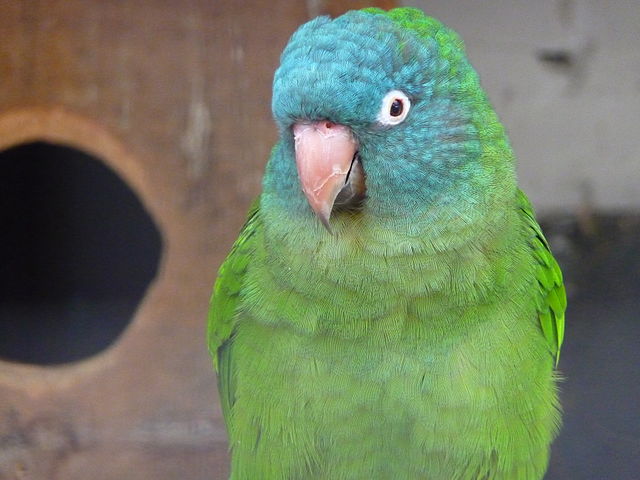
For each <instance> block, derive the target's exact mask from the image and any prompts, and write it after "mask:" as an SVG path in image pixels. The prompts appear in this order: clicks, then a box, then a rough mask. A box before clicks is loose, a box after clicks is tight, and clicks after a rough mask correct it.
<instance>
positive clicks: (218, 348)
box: [207, 197, 260, 418]
mask: <svg viewBox="0 0 640 480" xmlns="http://www.w3.org/2000/svg"><path fill="white" fill-rule="evenodd" d="M259 206H260V198H259V197H258V198H257V199H256V200H255V201H254V202H253V204H252V205H251V208H250V209H249V214H248V217H247V221H246V222H245V224H244V226H243V227H242V230H241V231H240V235H239V236H238V239H237V240H236V241H235V243H234V244H233V247H232V248H231V252H230V253H229V255H228V256H227V258H226V259H225V261H224V263H223V264H222V266H221V267H220V270H219V271H218V278H217V279H216V284H215V287H214V288H213V295H212V297H211V305H210V308H209V318H208V328H207V340H208V344H209V351H210V352H211V355H212V357H213V364H214V367H215V368H216V370H217V372H218V390H219V392H220V399H221V403H222V412H223V414H224V416H225V418H227V413H228V412H229V408H230V407H231V404H232V403H233V395H234V394H233V391H234V388H233V376H232V373H231V361H230V359H229V358H228V357H229V352H230V349H229V348H228V347H229V340H230V338H231V336H232V335H233V328H234V323H235V322H234V320H235V317H236V313H237V307H238V302H239V300H240V291H241V290H242V287H243V285H244V277H245V272H246V271H247V267H248V265H249V262H250V261H251V257H252V253H253V250H254V243H255V242H254V238H255V233H256V230H257V228H258V224H259V218H260V216H259V215H258V212H259Z"/></svg>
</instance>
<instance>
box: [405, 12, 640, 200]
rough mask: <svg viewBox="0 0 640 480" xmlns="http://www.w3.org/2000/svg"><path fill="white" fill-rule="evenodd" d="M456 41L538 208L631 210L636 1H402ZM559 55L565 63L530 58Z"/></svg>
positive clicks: (638, 173) (636, 128)
mask: <svg viewBox="0 0 640 480" xmlns="http://www.w3.org/2000/svg"><path fill="white" fill-rule="evenodd" d="M402 3H404V4H405V5H411V6H417V7H419V8H421V9H423V10H424V11H425V12H426V13H427V14H429V15H431V16H434V17H436V18H438V19H440V20H442V21H443V22H445V23H446V24H448V25H449V26H450V27H452V28H453V29H454V30H456V31H457V32H458V33H460V35H461V36H462V37H463V39H464V40H465V43H466V45H467V51H468V54H469V57H470V59H471V62H472V63H473V65H474V66H475V68H476V69H477V70H478V72H479V73H480V76H481V79H482V83H483V85H484V87H485V88H486V89H487V91H488V93H489V97H490V98H491V100H492V102H493V104H494V106H495V108H496V110H497V111H498V113H499V115H500V117H501V119H502V120H503V123H504V124H505V126H506V127H507V131H508V132H509V136H510V139H511V142H512V145H513V148H514V150H515V153H516V156H517V158H518V160H519V166H518V171H519V177H520V184H521V186H522V187H523V188H524V189H525V190H526V191H527V193H528V194H529V195H530V197H531V198H532V200H533V201H534V203H535V205H536V206H537V208H538V210H539V211H545V212H549V211H564V212H573V211H575V210H576V209H577V208H578V207H579V206H581V204H584V202H589V203H591V206H593V207H595V208H597V209H599V210H605V211H609V212H615V211H619V210H632V209H638V208H640V185H639V184H640V125H639V120H640V26H639V25H640V2H637V1H633V0H627V1H625V0H612V1H607V2H601V1H600V2H598V1H595V0H591V1H588V0H584V1H570V0H558V1H552V0H538V1H535V2H532V1H526V0H517V1H500V0H489V1H477V0H475V1H474V0H456V1H445V0H437V1H429V0H413V1H404V2H402ZM542 51H558V52H566V53H568V54H569V56H570V58H571V64H570V65H568V66H566V65H564V66H563V65H557V64H554V63H553V62H548V61H546V62H545V61H543V60H541V59H540V58H539V56H540V52H542Z"/></svg>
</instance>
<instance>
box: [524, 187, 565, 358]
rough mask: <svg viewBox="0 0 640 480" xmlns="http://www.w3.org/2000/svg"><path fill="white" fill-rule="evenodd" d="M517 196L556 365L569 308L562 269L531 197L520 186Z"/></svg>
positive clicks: (542, 318)
mask: <svg viewBox="0 0 640 480" xmlns="http://www.w3.org/2000/svg"><path fill="white" fill-rule="evenodd" d="M516 195H517V204H518V209H519V213H520V216H521V219H522V220H523V222H524V224H525V229H526V236H527V240H528V243H529V246H530V248H531V249H532V251H533V256H534V260H535V275H536V280H537V284H538V287H539V293H538V295H537V303H536V306H537V310H538V319H539V321H540V327H541V329H542V333H543V334H544V337H545V339H546V340H547V343H548V344H549V348H550V349H551V352H552V353H553V354H554V356H555V359H556V364H557V362H558V359H559V358H560V348H561V347H562V341H563V339H564V316H565V309H566V307H567V297H566V293H565V289H564V283H563V281H562V272H561V271H560V266H559V265H558V262H556V260H555V258H554V257H553V254H552V253H551V249H550V248H549V243H548V242H547V239H546V238H545V237H544V235H543V233H542V229H541V228H540V225H538V222H537V221H536V218H535V213H534V210H533V207H532V206H531V203H530V202H529V199H528V198H527V197H526V195H525V194H524V193H523V192H522V191H521V190H520V189H518V191H517V194H516Z"/></svg>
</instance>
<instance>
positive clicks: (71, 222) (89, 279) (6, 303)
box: [0, 142, 162, 365]
mask: <svg viewBox="0 0 640 480" xmlns="http://www.w3.org/2000/svg"><path fill="white" fill-rule="evenodd" d="M161 243H162V242H161V237H160V234H159V232H158V229H157V228H156V226H155V224H154V222H153V220H152V219H151V217H150V216H149V214H148V213H147V211H146V210H145V208H144V207H143V205H142V203H141V202H140V200H139V198H138V197H137V195H136V194H135V193H134V191H133V190H132V189H131V188H130V187H129V186H128V185H127V183H126V182H125V181H124V180H123V179H122V178H121V177H119V176H118V175H117V174H116V173H115V172H114V171H113V170H111V169H110V168H109V167H107V166H106V165H105V164H104V163H103V162H102V161H101V160H99V159H97V158H95V157H93V156H91V155H89V154H87V153H86V152H83V151H80V150H77V149H74V148H70V147H67V146H61V145H55V144H49V143H43V142H35V143H29V144H24V145H19V146H15V147H12V148H10V149H7V150H4V151H2V152H0V358H2V359H4V360H9V361H16V362H24V363H30V364H38V365H52V364H60V363H67V362H73V361H78V360H81V359H84V358H87V357H89V356H91V355H94V354H96V353H98V352H100V351H102V350H104V349H105V348H107V347H108V346H109V345H111V344H112V343H113V342H114V341H115V340H116V339H117V338H118V336H119V335H120V334H121V333H122V331H123V330H124V329H125V327H126V326H127V325H128V323H129V322H130V321H131V319H132V317H133V315H134V313H135V310H136V308H137V307H138V305H139V303H140V301H141V300H142V298H143V297H144V294H145V292H146V290H147V287H148V286H149V284H150V282H151V281H152V280H153V278H154V277H155V275H156V272H157V270H158V264H159V261H160V256H161V249H162V244H161Z"/></svg>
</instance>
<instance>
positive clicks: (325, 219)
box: [318, 215, 333, 235]
mask: <svg viewBox="0 0 640 480" xmlns="http://www.w3.org/2000/svg"><path fill="white" fill-rule="evenodd" d="M318 218H319V219H320V221H321V222H322V225H323V226H324V228H326V229H327V231H328V232H329V233H330V234H331V235H333V230H331V224H330V223H329V217H328V216H325V215H318Z"/></svg>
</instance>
